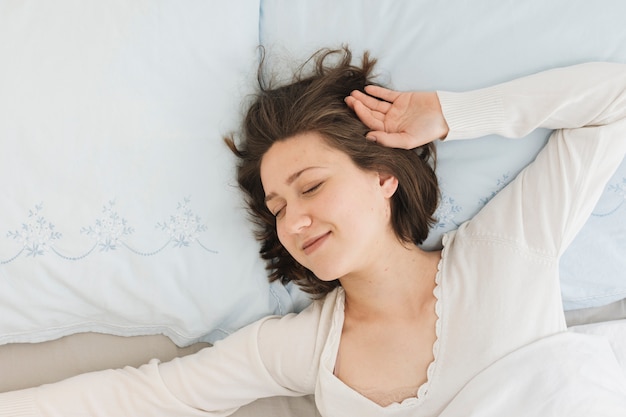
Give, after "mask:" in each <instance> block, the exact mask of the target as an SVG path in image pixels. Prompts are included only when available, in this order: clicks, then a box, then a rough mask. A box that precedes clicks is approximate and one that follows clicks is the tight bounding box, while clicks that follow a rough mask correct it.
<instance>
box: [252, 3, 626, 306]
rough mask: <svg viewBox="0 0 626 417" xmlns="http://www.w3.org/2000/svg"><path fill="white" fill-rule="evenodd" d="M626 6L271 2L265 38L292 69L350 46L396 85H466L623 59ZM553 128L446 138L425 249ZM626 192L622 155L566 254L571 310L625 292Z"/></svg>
mask: <svg viewBox="0 0 626 417" xmlns="http://www.w3.org/2000/svg"><path fill="white" fill-rule="evenodd" d="M623 16H626V3H624V2H622V1H620V0H605V1H601V2H589V1H585V0H551V1H543V0H527V1H523V2H517V3H510V2H497V1H491V0H475V1H464V0H450V1H408V0H407V1H397V0H382V1H381V0H344V1H341V2H337V1H333V0H318V1H315V2H310V1H306V0H290V1H281V0H264V1H262V9H261V41H262V42H263V44H264V45H265V46H266V47H267V49H268V50H269V51H270V53H271V54H273V55H274V56H275V57H277V58H275V59H274V61H273V63H274V64H276V65H278V66H282V67H284V70H285V72H288V70H289V65H287V64H285V63H286V62H290V61H294V60H295V61H298V60H301V59H304V58H306V57H308V56H309V55H310V54H311V53H312V52H314V51H315V50H317V49H319V48H322V47H339V46H341V45H342V44H348V45H350V46H351V48H352V49H353V52H354V53H355V56H356V57H359V56H360V55H361V53H362V51H364V50H369V51H371V53H372V55H373V56H374V57H377V58H379V67H378V68H379V71H380V81H381V82H383V83H390V84H391V86H392V87H394V88H396V89H399V90H449V91H464V90H471V89H475V88H479V87H484V86H488V85H492V84H496V83H499V82H503V81H507V80H510V79H513V78H516V77H519V76H522V75H527V74H530V73H534V72H538V71H540V70H544V69H548V68H553V67H559V66H566V65H572V64H576V63H580V62H585V61H598V60H603V61H617V62H626V29H624V27H625V26H624V23H623ZM270 62H272V61H270ZM549 133H550V132H549V131H547V130H541V129H540V130H537V131H535V132H532V133H531V134H530V135H528V137H527V138H526V139H524V140H517V141H514V140H508V139H502V138H499V137H495V136H490V137H485V138H481V139H477V140H474V141H463V142H461V143H453V142H451V143H445V142H444V143H441V144H439V146H438V151H439V162H438V164H439V165H438V175H439V178H440V181H441V186H442V191H443V199H442V202H441V205H440V207H439V209H438V212H437V215H438V217H439V222H438V223H437V224H436V225H435V227H434V228H433V230H432V233H431V235H430V237H429V239H428V240H427V242H426V243H425V247H426V248H435V247H437V246H439V245H440V241H441V236H442V234H443V233H445V232H447V231H449V230H452V229H455V228H456V227H457V226H458V225H459V224H461V223H462V222H464V221H465V220H467V219H469V218H471V217H472V216H473V215H474V214H475V213H476V212H477V211H478V210H480V208H481V207H482V206H483V205H484V204H485V203H486V202H487V201H488V200H489V199H490V198H491V197H492V196H493V195H494V194H495V193H497V192H498V191H499V190H500V189H501V188H503V187H504V186H505V185H506V184H507V183H508V182H510V181H511V180H512V179H513V178H515V176H516V175H517V173H519V171H521V169H522V168H523V167H524V166H525V165H527V164H528V163H529V162H531V161H532V160H533V159H534V157H535V155H536V153H537V152H538V151H539V150H540V149H541V147H542V146H543V145H544V144H545V141H546V139H547V137H548V135H549ZM625 135H626V133H625ZM625 199H626V165H625V164H622V167H621V168H620V169H619V171H618V172H617V173H616V174H615V176H614V177H613V179H612V180H611V181H610V182H609V184H608V185H607V188H606V190H605V192H604V194H603V196H602V200H601V201H600V202H599V204H598V206H597V207H596V209H595V211H594V214H593V215H592V216H591V218H590V219H589V221H588V222H587V224H586V225H585V227H584V229H583V230H582V232H581V233H580V235H579V236H578V238H577V239H576V240H575V241H574V242H573V244H572V245H571V246H570V248H569V249H568V250H567V252H566V253H565V255H564V256H563V258H562V262H561V278H562V279H561V283H562V295H563V300H564V308H565V309H575V308H583V307H591V306H598V305H602V304H606V303H609V302H611V301H615V300H618V299H621V298H624V297H626V273H625V272H624V271H626V256H624V255H625V253H626V204H624V200H625Z"/></svg>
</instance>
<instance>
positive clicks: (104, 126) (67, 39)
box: [0, 0, 294, 346]
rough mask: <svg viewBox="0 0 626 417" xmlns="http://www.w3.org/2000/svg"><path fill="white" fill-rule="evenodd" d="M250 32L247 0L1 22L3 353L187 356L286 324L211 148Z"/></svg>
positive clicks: (238, 78) (50, 13)
mask: <svg viewBox="0 0 626 417" xmlns="http://www.w3.org/2000/svg"><path fill="white" fill-rule="evenodd" d="M258 23H259V1H258V0H245V1H237V2H226V1H224V2H205V1H200V0H196V1H187V2H184V3H181V2H178V1H173V0H169V1H166V0H162V1H150V2H103V1H98V0H83V1H79V2H76V1H70V0H60V1H55V2H39V1H34V0H28V1H26V0H25V1H20V2H11V3H3V4H2V5H1V6H0V39H3V40H4V42H0V60H1V61H2V65H0V92H1V93H0V115H1V116H0V149H1V157H0V196H1V198H0V344H3V343H10V342H37V341H42V340H48V339H54V338H58V337H60V336H63V335H67V334H70V333H75V332H84V331H96V332H106V333H113V334H117V335H124V336H130V335H138V334H155V333H162V334H165V335H167V336H169V337H170V338H172V339H173V341H174V342H176V343H177V344H178V345H181V346H183V345H188V344H191V343H193V342H196V341H198V340H203V341H209V342H213V341H214V340H216V339H218V338H221V337H223V336H224V335H225V334H227V333H229V332H231V331H233V330H235V329H237V328H239V327H241V326H243V325H245V324H247V323H249V322H250V321H253V320H255V319H257V318H259V317H261V316H265V315H267V314H273V313H278V314H282V313H285V312H288V311H291V310H293V308H294V307H293V303H292V301H291V297H290V295H289V292H288V291H287V289H285V288H284V287H283V286H281V285H271V286H270V285H269V284H268V283H267V278H266V276H267V274H266V272H265V269H264V264H263V262H261V260H260V259H259V256H258V249H259V246H258V244H257V243H256V241H255V240H254V238H253V236H252V233H251V227H250V223H249V222H248V220H247V218H246V212H245V209H244V208H243V204H242V202H241V195H240V193H239V190H238V188H237V186H236V179H235V172H234V165H235V160H234V157H233V156H232V155H231V153H230V151H229V150H228V149H227V147H226V146H225V145H224V143H223V142H222V136H223V135H224V134H226V133H228V132H230V131H232V130H234V129H236V128H238V124H239V118H240V116H241V113H242V111H241V105H240V103H241V100H242V98H243V97H244V96H245V95H246V94H249V93H250V91H251V89H252V87H253V80H254V77H255V71H256V61H257V59H258V58H257V56H258V50H257V47H258V43H259V40H258Z"/></svg>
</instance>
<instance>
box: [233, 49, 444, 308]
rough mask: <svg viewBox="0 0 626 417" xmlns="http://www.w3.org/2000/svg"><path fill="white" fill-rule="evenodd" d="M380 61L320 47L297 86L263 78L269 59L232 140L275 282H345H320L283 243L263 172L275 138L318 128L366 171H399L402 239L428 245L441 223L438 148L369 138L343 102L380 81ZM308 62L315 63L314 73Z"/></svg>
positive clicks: (323, 290)
mask: <svg viewBox="0 0 626 417" xmlns="http://www.w3.org/2000/svg"><path fill="white" fill-rule="evenodd" d="M375 63H376V60H374V59H371V58H370V56H369V54H368V53H367V52H366V53H364V54H363V58H362V61H361V65H360V66H355V65H353V64H352V54H351V52H350V50H349V49H348V48H347V47H344V48H343V49H340V50H321V51H318V52H317V53H315V54H314V55H313V56H312V57H311V58H310V59H309V60H308V61H307V62H305V64H303V65H302V66H301V67H300V68H299V70H297V71H296V73H295V75H294V78H293V80H292V82H291V83H289V84H287V85H283V86H279V87H273V86H272V85H271V83H269V84H270V85H266V84H268V83H266V82H264V76H265V74H264V64H263V62H262V63H261V66H260V67H259V76H258V81H259V92H258V94H257V95H256V96H255V97H254V101H253V103H252V104H251V106H250V107H249V109H248V111H247V114H246V117H245V120H244V123H243V129H242V132H241V136H242V137H241V143H240V145H236V144H235V142H234V140H233V138H225V141H226V143H227V144H228V146H229V147H230V149H231V150H232V151H233V152H234V153H235V154H236V155H237V156H238V157H239V164H238V171H237V173H238V178H237V179H238V182H239V186H240V187H241V188H242V190H243V191H244V192H245V195H246V202H247V204H248V209H249V212H250V214H251V215H252V217H253V221H254V222H255V223H256V225H257V230H256V237H257V239H258V240H259V241H260V242H261V250H260V253H261V257H262V258H263V259H265V260H266V262H267V269H268V270H269V271H270V277H269V278H270V281H275V280H280V281H281V282H283V283H287V282H289V281H293V282H294V283H295V284H297V285H298V286H299V287H300V288H301V289H302V290H303V291H305V292H308V293H309V294H312V295H313V296H315V297H316V298H321V297H323V296H324V295H326V294H327V293H328V292H330V291H331V290H333V289H334V288H335V287H337V286H339V285H340V284H339V281H338V280H334V281H328V282H326V281H322V280H320V279H318V278H317V277H316V276H315V274H313V272H311V271H309V270H308V269H306V268H304V267H303V266H302V265H300V264H299V263H298V262H296V261H295V259H293V257H292V256H291V255H290V254H289V253H288V252H287V250H286V249H285V248H284V247H283V245H282V244H281V243H280V241H279V240H278V235H277V232H276V219H275V217H274V216H273V215H272V214H271V213H270V211H269V210H268V208H267V207H266V205H265V193H264V191H263V185H262V183H261V175H260V166H261V159H262V158H263V155H265V152H267V150H268V149H269V148H270V147H271V146H272V145H273V144H274V143H275V142H277V141H281V140H285V139H288V138H290V137H293V136H295V135H298V134H301V133H306V132H317V133H319V134H321V135H322V137H324V138H325V139H326V141H327V142H328V144H329V145H330V146H332V147H334V148H336V149H338V150H341V151H343V152H345V153H346V154H347V155H348V156H350V158H352V161H353V162H354V163H355V164H356V165H357V166H358V167H360V168H361V169H364V170H369V171H378V172H385V173H389V174H392V175H394V176H395V177H396V178H397V179H398V189H397V191H396V192H395V194H394V196H393V198H392V200H391V223H392V227H393V230H394V232H395V233H396V235H397V236H398V238H399V239H400V240H401V241H404V242H412V243H414V244H420V243H422V242H423V241H424V240H425V239H426V237H427V236H428V231H429V228H430V226H431V225H432V223H433V222H434V218H433V213H434V211H435V209H436V208H437V204H438V200H439V190H438V185H437V177H436V175H435V172H434V163H435V147H434V145H433V144H432V143H431V144H428V145H424V146H422V147H420V148H417V149H415V150H403V149H395V148H388V147H385V146H382V145H379V144H377V143H374V142H371V141H369V140H366V139H365V135H366V134H367V133H368V128H367V127H366V126H365V125H364V124H363V123H362V122H361V121H360V120H359V119H358V118H357V117H356V115H355V114H354V112H353V111H352V110H351V109H350V108H348V106H347V105H346V104H345V102H344V98H345V97H346V96H348V95H349V94H350V92H351V91H353V90H360V91H363V90H364V87H365V86H366V85H368V84H373V82H372V79H373V75H372V70H373V68H374V65H375ZM309 64H313V66H314V68H313V69H312V70H308V71H307V68H308V66H310V65H309Z"/></svg>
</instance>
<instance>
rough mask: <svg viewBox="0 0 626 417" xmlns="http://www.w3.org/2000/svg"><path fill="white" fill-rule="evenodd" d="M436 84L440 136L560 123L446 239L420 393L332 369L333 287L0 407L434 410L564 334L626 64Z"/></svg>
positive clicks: (624, 107) (18, 410)
mask: <svg viewBox="0 0 626 417" xmlns="http://www.w3.org/2000/svg"><path fill="white" fill-rule="evenodd" d="M438 94H439V98H440V101H441V105H442V108H443V112H444V116H445V118H446V120H447V122H448V124H449V126H450V132H449V135H448V137H447V138H446V139H445V140H446V141H448V140H456V139H464V138H473V137H480V136H484V135H487V134H499V135H502V136H506V137H521V136H524V135H526V134H527V133H529V132H530V131H531V130H533V129H535V128H538V127H545V128H550V129H559V130H555V132H554V133H553V135H552V136H551V138H550V140H549V142H548V144H547V145H546V147H545V148H544V149H543V150H542V151H541V152H540V154H539V156H538V157H537V159H536V160H535V162H533V163H532V164H530V165H529V166H528V167H527V168H526V169H525V170H524V171H522V172H521V173H520V174H519V176H518V177H517V178H516V179H515V180H514V181H513V182H511V184H509V186H507V187H506V188H505V189H504V190H502V191H501V192H500V193H499V194H498V195H497V196H496V197H494V199H493V200H492V201H490V202H489V203H488V204H487V205H486V206H485V207H484V208H483V209H482V210H481V211H480V213H478V214H477V215H476V216H475V217H474V218H473V219H472V220H471V221H468V222H466V223H465V224H463V225H462V226H461V227H460V228H459V229H458V230H457V231H455V232H451V233H448V234H447V235H446V236H445V237H444V241H443V245H444V249H443V256H442V260H441V262H440V264H439V272H438V274H437V283H438V286H437V288H436V290H435V294H436V296H437V298H438V303H437V314H438V315H439V320H438V322H437V334H438V341H437V342H436V344H435V346H434V351H435V361H434V362H433V363H432V364H431V365H430V367H429V369H428V381H427V382H426V383H425V384H424V385H423V386H422V387H421V388H420V390H419V392H418V393H417V396H416V397H414V398H409V399H407V400H405V401H403V402H402V403H394V404H392V405H390V406H388V407H380V406H379V405H377V404H375V403H373V402H372V401H370V400H368V399H367V398H365V397H363V396H361V395H360V394H358V393H357V392H356V391H354V390H352V389H351V388H350V387H348V386H346V385H345V384H343V383H342V382H341V381H340V380H338V379H337V378H335V377H334V376H333V372H332V371H333V368H334V362H335V358H336V355H337V350H338V347H339V341H340V336H341V329H342V325H343V306H344V304H343V302H344V294H343V290H342V289H338V290H335V291H333V292H332V293H331V294H329V295H328V296H327V297H326V298H325V299H324V300H323V301H319V302H315V303H313V304H312V305H311V306H310V307H309V308H307V309H306V310H305V311H303V312H302V313H300V314H298V315H295V314H291V315H287V316H285V317H268V318H265V319H263V320H260V321H258V322H256V323H254V324H251V325H250V326H247V327H245V328H244V329H242V330H240V331H238V332H236V333H235V334H233V335H231V336H229V337H228V338H226V339H225V340H223V341H220V342H217V343H216V344H215V346H214V347H212V348H207V349H205V350H203V351H201V352H199V353H197V354H195V355H191V356H187V357H184V358H180V359H176V360H174V361H172V362H168V363H158V362H157V361H152V362H151V363H150V364H147V365H144V366H142V367H140V368H139V369H134V368H125V369H122V370H108V371H103V372H97V373H91V374H85V375H81V376H78V377H75V378H71V379H69V380H66V381H63V382H60V383H56V384H51V385H44V386H42V387H39V388H34V389H28V390H23V391H17V392H13V393H6V394H0V416H11V417H18V416H59V417H61V416H63V417H68V416H111V417H119V416H126V415H128V416H203V415H204V416H206V415H212V416H222V415H228V414H231V413H232V412H234V411H235V410H236V409H237V408H238V407H240V406H242V405H244V404H246V403H249V402H251V401H253V400H255V399H257V398H261V397H269V396H277V395H292V396H297V395H305V394H311V393H315V396H316V403H317V406H318V408H319V410H320V413H321V414H322V415H323V416H350V415H355V416H356V415H358V416H374V415H384V416H409V415H410V416H413V417H419V416H431V415H439V414H440V413H442V412H443V411H444V410H445V408H446V406H447V405H448V404H449V403H450V402H451V401H452V400H453V398H454V397H455V396H456V395H457V393H459V391H461V390H462V388H463V387H464V386H465V385H466V384H467V383H468V381H470V380H472V379H473V378H474V377H475V376H477V375H479V374H480V373H481V371H483V370H485V369H487V368H489V367H490V366H491V365H492V364H494V363H496V362H497V361H498V360H500V359H501V358H504V357H506V356H507V355H509V354H511V353H512V352H515V351H517V350H519V349H520V348H523V347H524V346H528V345H531V344H533V343H534V342H537V341H538V340H540V339H544V338H548V337H549V336H551V335H555V334H557V333H560V332H563V331H564V330H565V329H566V326H565V320H564V317H563V310H562V304H561V298H560V290H559V279H558V262H559V257H560V255H561V254H562V253H563V251H564V249H565V248H566V247H567V245H568V244H569V243H570V242H571V241H572V240H573V238H574V236H575V235H576V233H577V232H578V231H579V230H580V228H581V227H582V226H583V224H584V223H585V221H586V219H587V217H588V216H589V214H590V213H591V211H592V209H593V207H594V206H595V203H596V202H597V200H598V198H599V197H600V194H601V193H602V191H603V189H604V186H605V183H606V182H607V181H608V180H609V178H610V177H611V175H612V174H613V172H614V170H615V169H616V168H617V167H618V165H619V164H620V163H621V161H622V159H623V158H624V155H625V153H626V65H621V64H609V63H591V64H583V65H577V66H573V67H568V68H562V69H556V70H551V71H546V72H542V73H539V74H536V75H532V76H529V77H525V78H521V79H518V80H515V81H512V82H509V83H505V84H501V85H497V86H494V87H490V88H486V89H481V90H476V91H472V92H466V93H451V92H439V93H438ZM381 343H384V341H381ZM551 363H552V362H550V363H546V364H545V366H546V367H550V366H551ZM364 366H367V364H364ZM555 366H556V365H555ZM511 378H515V376H514V375H511ZM616 395H618V396H621V395H624V397H623V398H626V393H622V392H618V393H617V394H616ZM623 411H624V410H622V412H623ZM624 415H626V414H624Z"/></svg>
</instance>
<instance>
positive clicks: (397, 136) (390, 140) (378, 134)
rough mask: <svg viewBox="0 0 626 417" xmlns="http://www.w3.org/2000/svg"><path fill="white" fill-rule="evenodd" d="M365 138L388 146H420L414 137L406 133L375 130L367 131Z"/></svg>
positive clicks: (410, 147) (409, 147) (406, 147)
mask: <svg viewBox="0 0 626 417" xmlns="http://www.w3.org/2000/svg"><path fill="white" fill-rule="evenodd" d="M366 138H367V139H369V140H371V141H374V142H377V143H380V144H381V145H383V146H387V147H389V148H401V149H413V148H416V147H418V146H420V144H419V143H417V141H416V140H415V138H414V137H412V136H411V135H409V134H407V133H387V132H383V131H380V130H377V131H372V132H369V133H368V134H367V136H366Z"/></svg>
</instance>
